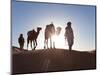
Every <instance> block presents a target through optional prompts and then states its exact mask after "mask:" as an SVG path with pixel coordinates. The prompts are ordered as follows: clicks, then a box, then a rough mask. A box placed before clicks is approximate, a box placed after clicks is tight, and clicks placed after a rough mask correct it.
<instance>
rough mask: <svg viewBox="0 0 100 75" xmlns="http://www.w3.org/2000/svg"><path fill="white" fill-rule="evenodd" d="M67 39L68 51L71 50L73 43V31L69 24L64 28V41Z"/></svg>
mask: <svg viewBox="0 0 100 75" xmlns="http://www.w3.org/2000/svg"><path fill="white" fill-rule="evenodd" d="M66 39H67V42H68V46H69V50H70V51H71V50H72V45H73V43H74V34H73V29H72V27H71V22H68V23H67V27H66V28H65V41H66Z"/></svg>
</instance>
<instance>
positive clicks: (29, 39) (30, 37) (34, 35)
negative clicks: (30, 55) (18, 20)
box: [27, 27, 42, 50]
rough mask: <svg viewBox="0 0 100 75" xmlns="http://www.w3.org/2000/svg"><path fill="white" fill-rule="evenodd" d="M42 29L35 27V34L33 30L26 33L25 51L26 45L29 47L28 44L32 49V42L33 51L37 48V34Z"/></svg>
mask: <svg viewBox="0 0 100 75" xmlns="http://www.w3.org/2000/svg"><path fill="white" fill-rule="evenodd" d="M41 29H42V28H41V27H37V32H36V31H35V30H34V29H33V30H31V31H28V33H27V36H28V37H27V49H28V45H29V42H30V44H31V48H32V42H33V46H34V50H35V48H36V46H37V37H38V35H39V32H40V30H41Z"/></svg>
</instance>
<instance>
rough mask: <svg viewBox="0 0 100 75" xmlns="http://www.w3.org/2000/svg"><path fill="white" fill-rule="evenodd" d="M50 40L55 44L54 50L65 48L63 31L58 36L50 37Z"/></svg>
mask: <svg viewBox="0 0 100 75" xmlns="http://www.w3.org/2000/svg"><path fill="white" fill-rule="evenodd" d="M52 40H53V41H54V42H55V48H64V49H65V48H66V47H67V46H66V44H65V39H64V31H61V33H60V35H54V36H52Z"/></svg>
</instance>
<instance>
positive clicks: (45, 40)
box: [44, 40, 46, 49]
mask: <svg viewBox="0 0 100 75" xmlns="http://www.w3.org/2000/svg"><path fill="white" fill-rule="evenodd" d="M45 44H46V40H44V49H45V48H46V46H45Z"/></svg>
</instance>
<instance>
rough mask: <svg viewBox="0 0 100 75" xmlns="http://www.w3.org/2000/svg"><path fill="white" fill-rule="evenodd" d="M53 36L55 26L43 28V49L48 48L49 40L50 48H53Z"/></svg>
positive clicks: (50, 25)
mask: <svg viewBox="0 0 100 75" xmlns="http://www.w3.org/2000/svg"><path fill="white" fill-rule="evenodd" d="M53 35H55V26H54V24H53V23H51V24H49V25H46V28H45V40H44V48H49V47H48V40H49V39H50V48H52V46H53V47H54V48H55V45H54V44H55V43H54V41H52V36H53Z"/></svg>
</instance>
